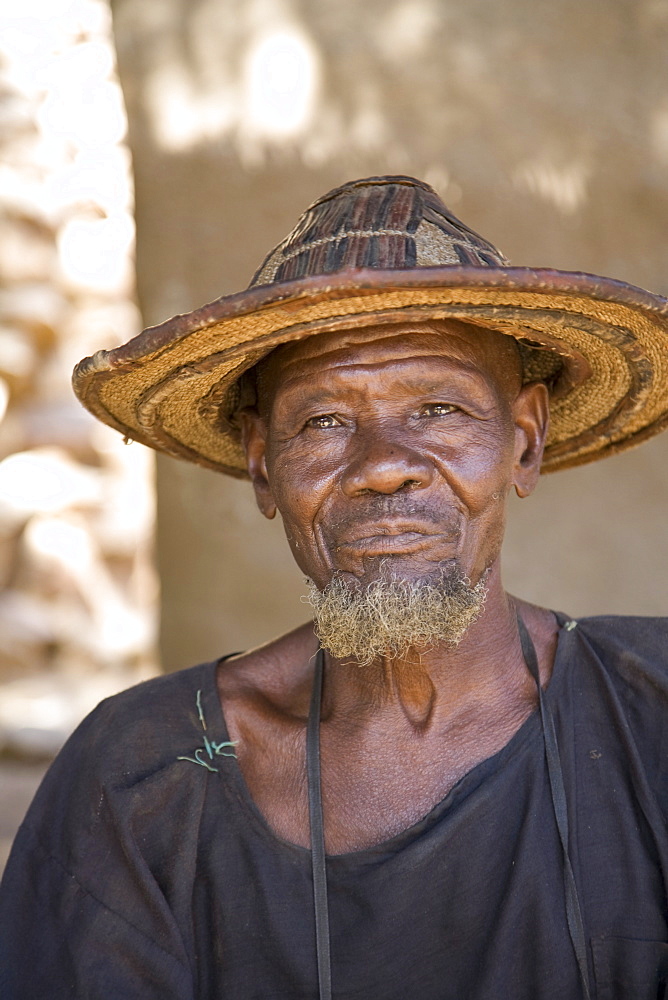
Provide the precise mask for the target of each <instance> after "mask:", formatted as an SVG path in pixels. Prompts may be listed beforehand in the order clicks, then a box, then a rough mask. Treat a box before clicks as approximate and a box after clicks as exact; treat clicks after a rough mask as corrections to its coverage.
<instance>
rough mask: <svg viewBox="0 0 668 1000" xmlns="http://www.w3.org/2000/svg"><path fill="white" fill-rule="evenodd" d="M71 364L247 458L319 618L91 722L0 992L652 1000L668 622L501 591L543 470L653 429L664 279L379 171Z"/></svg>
mask: <svg viewBox="0 0 668 1000" xmlns="http://www.w3.org/2000/svg"><path fill="white" fill-rule="evenodd" d="M75 388H76V390H77V392H78V394H79V396H80V397H81V399H82V401H83V402H84V403H85V405H86V406H88V407H89V408H90V409H91V410H92V411H93V412H94V413H95V414H96V415H97V416H99V417H101V418H102V419H103V420H105V421H106V422H107V423H110V424H111V425H112V426H115V427H117V428H118V429H119V430H121V431H122V432H123V433H124V434H126V435H127V436H129V437H132V438H136V439H137V440H140V441H143V442H144V443H146V444H148V445H151V446H153V447H156V448H159V449H161V450H163V451H166V452H168V453H170V454H174V455H176V456H179V457H182V458H186V459H190V460H193V461H196V462H199V463H201V464H203V465H206V466H208V467H211V468H215V469H219V470H221V471H223V472H227V473H231V474H233V475H245V474H247V475H248V476H249V477H250V479H251V481H252V484H253V488H254V491H255V496H256V499H257V502H258V505H259V507H260V510H261V511H262V513H263V514H264V515H265V516H266V517H270V518H271V517H274V515H275V514H276V512H277V511H278V512H279V513H280V514H281V517H282V519H283V522H284V525H285V530H286V533H287V537H288V541H289V543H290V547H291V549H292V552H293V555H294V557H295V559H296V561H297V563H298V564H299V566H300V568H301V569H302V570H303V572H304V573H305V574H306V575H307V576H308V577H309V579H310V581H312V583H311V587H310V601H311V603H312V606H313V615H314V622H315V627H314V623H313V622H309V623H308V624H307V625H304V626H303V627H302V628H299V629H297V630H296V631H294V632H292V633H290V634H289V635H287V636H284V637H282V638H280V639H277V640H276V641H274V642H271V643H269V644H268V645H266V646H263V647H261V648H259V649H254V650H252V651H250V652H247V653H244V654H241V655H235V656H232V657H228V658H223V659H221V660H220V661H218V662H217V663H211V664H205V665H203V666H199V667H195V668H193V669H191V670H187V671H183V672H181V673H178V674H174V675H171V676H168V677H163V678H159V679H156V680H154V681H151V682H149V683H147V684H144V685H141V686H139V687H137V688H135V689H133V690H130V691H128V692H125V693H124V694H122V695H119V696H117V697H116V698H113V699H111V700H109V701H107V702H104V703H103V704H102V705H101V706H100V707H99V708H98V709H97V710H96V711H95V712H94V713H93V714H92V715H91V716H90V717H89V718H88V719H87V720H86V721H85V722H84V723H83V724H82V726H81V727H80V729H79V730H78V732H77V733H76V734H75V735H74V736H73V737H72V739H71V740H70V742H69V743H68V745H67V746H66V748H65V749H64V750H63V752H62V753H61V755H60V757H59V759H58V760H57V761H56V762H55V764H54V765H53V767H52V769H51V772H50V774H49V776H48V778H47V779H46V781H45V783H44V785H43V787H42V788H41V790H40V792H39V793H38V796H37V798H36V800H35V803H34V804H33V806H32V808H31V810H30V812H29V814H28V817H27V820H26V822H25V824H24V826H23V827H22V829H21V832H20V833H19V836H18V838H17V842H16V845H15V847H14V851H13V855H12V858H11V860H10V863H9V866H8V869H7V875H6V879H5V883H4V890H3V900H2V907H3V912H4V914H5V916H4V926H3V940H4V950H5V953H6V957H5V959H4V966H3V968H4V972H3V975H4V977H5V978H4V980H3V983H4V992H3V993H2V996H3V997H4V998H7V1000H10V998H12V1000H14V998H24V997H25V998H28V997H30V998H36V997H54V998H56V997H57V998H61V997H62V998H65V997H84V996H85V997H90V998H100V1000H102V998H105V1000H108V998H117V997H118V998H121V997H122V998H135V997H136V998H140V997H141V998H143V1000H149V998H155V1000H158V998H160V1000H186V998H188V1000H194V998H203V1000H204V998H206V1000H213V998H225V1000H251V998H260V997H262V998H265V997H266V998H269V997H272V998H274V997H275V998H278V997H290V998H297V997H309V998H316V997H320V998H328V997H331V996H335V997H342V998H343V997H349V998H365V1000H367V998H373V1000H406V998H413V997H416V998H418V997H419V998H420V1000H464V998H472V1000H491V998H494V1000H499V998H502V1000H506V998H508V1000H511V998H512V1000H562V998H563V1000H565V998H569V1000H570V998H580V997H584V998H590V997H591V998H594V997H598V998H600V1000H604V998H607V1000H612V998H617V1000H619V998H624V1000H649V998H656V997H659V996H663V995H664V989H665V984H666V982H667V981H668V923H667V921H668V894H667V891H666V877H667V876H666V873H668V833H667V831H666V808H667V806H668V758H667V757H666V746H667V745H668V742H667V741H668V725H667V722H666V720H667V718H668V715H667V712H666V708H667V706H668V652H667V645H668V628H667V626H666V623H665V622H661V621H658V620H656V621H655V620H650V619H625V618H600V619H589V620H583V621H581V622H576V621H573V620H569V619H568V618H567V617H565V616H563V615H561V614H557V613H554V612H552V611H547V610H545V609H542V608H538V607H534V606H532V605H529V604H526V603H524V602H522V601H519V600H517V599H515V598H512V597H510V596H509V595H508V594H507V593H506V592H505V591H504V589H503V584H502V579H501V567H500V551H501V542H502V538H503V530H504V510H505V502H506V498H507V496H508V494H509V492H510V491H511V490H513V489H514V490H515V491H516V492H517V494H518V495H519V496H520V497H525V496H527V495H528V494H529V493H531V491H532V489H533V487H534V486H535V483H536V480H537V478H538V475H539V472H540V470H541V466H542V468H543V469H549V470H552V469H558V468H563V467H566V466H569V465H574V464H576V463H580V462H585V461H590V460H594V459H596V458H599V457H602V456H604V455H606V454H609V453H612V452H615V451H618V450H620V449H622V448H624V447H627V446H629V445H631V444H634V443H636V442H639V441H641V440H643V439H644V438H646V437H648V436H650V435H651V434H653V433H655V432H656V431H658V430H660V429H661V426H662V422H665V420H666V413H667V412H668V323H667V312H666V304H665V302H664V301H663V300H661V299H659V298H658V297H656V296H653V295H650V294H649V293H645V292H642V291H641V290H639V289H635V288H631V287H629V286H627V285H624V284H622V283H619V282H613V281H609V280H606V279H602V278H592V277H591V276H588V275H580V274H566V273H563V272H554V271H546V270H532V269H529V268H511V267H509V266H508V265H507V263H506V261H505V260H504V258H502V257H501V255H500V254H499V252H498V251H497V250H496V249H495V248H494V247H493V246H491V244H489V243H487V242H486V241H485V240H483V239H482V238H481V237H479V236H478V235H477V234H475V233H473V232H472V231H471V230H469V229H468V228H467V227H466V226H464V225H463V224H462V223H460V222H459V221H458V220H457V219H455V218H454V217H453V216H452V215H451V214H450V213H449V212H448V210H447V209H446V208H445V206H443V204H442V203H441V202H440V200H439V199H438V197H437V196H436V194H435V193H434V192H433V191H432V190H431V189H430V188H428V187H427V186H426V185H424V184H421V183H420V182H418V181H415V180H413V179H411V178H406V177H389V178H382V177H381V178H369V179H367V180H364V181H357V182H353V183H351V184H348V185H345V186H344V187H342V188H339V189H337V190H336V191H333V192H330V194H328V195H326V196H325V197H324V198H322V199H320V200H319V201H318V202H316V203H315V204H314V205H313V206H311V208H310V209H309V210H308V211H307V212H306V214H305V215H304V216H303V217H302V219H301V220H300V221H299V223H298V224H297V227H296V229H295V230H294V231H293V233H292V234H291V235H290V236H289V237H288V238H287V239H286V240H285V241H284V242H283V243H282V244H280V245H279V247H278V248H277V249H276V250H274V251H273V252H272V253H271V254H270V255H269V257H268V258H267V259H266V261H265V262H264V264H263V265H262V267H261V268H260V270H259V271H258V273H257V275H256V277H255V279H254V281H253V284H252V286H251V288H250V289H249V290H248V291H247V292H244V293H241V294H239V295H235V296H230V297H227V298H223V299H221V300H219V301H218V302H215V303H212V304H211V305H209V306H205V307H203V308H202V309H200V310H198V311H196V312H195V313H192V314H190V315H188V316H184V317H176V318H175V319H173V320H171V321H169V322H168V323H166V324H164V325H163V326H162V327H157V328H154V329H151V330H147V331H145V332H144V333H143V334H142V335H141V336H140V337H138V338H136V339H135V340H134V341H132V342H130V344H128V345H125V346H124V347H121V348H118V349H116V350H115V351H111V352H108V353H107V352H101V353H100V354H98V355H96V356H95V357H94V358H92V359H86V361H84V362H82V364H81V365H80V366H78V369H77V372H76V374H75ZM548 409H551V424H550V429H549V430H548ZM246 470H247V472H246ZM533 558H535V559H541V554H540V552H536V553H534V554H533Z"/></svg>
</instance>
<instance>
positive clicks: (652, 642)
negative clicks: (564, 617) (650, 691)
mask: <svg viewBox="0 0 668 1000" xmlns="http://www.w3.org/2000/svg"><path fill="white" fill-rule="evenodd" d="M569 624H570V623H566V625H565V626H564V627H566V628H568V627H569ZM575 624H576V625H577V630H578V632H579V633H580V634H581V635H582V636H583V637H584V638H585V640H586V641H587V642H588V643H589V645H590V646H591V647H592V649H593V650H594V652H595V653H596V655H597V657H598V658H599V659H600V661H601V662H602V663H603V664H604V665H605V666H606V668H607V669H608V670H610V671H612V672H613V673H614V674H616V675H617V676H619V677H620V678H621V679H623V681H624V682H625V683H627V684H631V685H633V686H638V685H641V686H644V685H646V684H649V685H650V686H651V687H653V688H654V689H655V690H657V691H658V690H661V691H663V692H664V693H665V696H666V698H667V699H668V617H649V616H642V615H596V616H593V617H589V618H580V619H577V621H576V622H575Z"/></svg>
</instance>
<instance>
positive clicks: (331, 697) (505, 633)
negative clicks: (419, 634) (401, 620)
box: [323, 567, 535, 732]
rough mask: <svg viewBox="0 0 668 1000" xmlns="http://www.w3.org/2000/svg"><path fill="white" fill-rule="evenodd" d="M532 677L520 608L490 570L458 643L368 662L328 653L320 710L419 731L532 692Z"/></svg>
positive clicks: (532, 694)
mask: <svg viewBox="0 0 668 1000" xmlns="http://www.w3.org/2000/svg"><path fill="white" fill-rule="evenodd" d="M534 695H535V683H534V682H533V680H532V679H531V678H530V676H529V674H528V671H527V669H526V666H525V664H524V658H523V656H522V649H521V645H520V641H519V635H518V630H517V608H516V604H515V602H514V601H513V599H512V598H510V597H509V596H508V595H507V594H506V593H505V591H504V590H503V587H502V585H501V580H500V573H499V571H498V568H497V567H493V568H492V570H491V571H490V575H489V579H488V595H487V600H486V603H485V607H484V609H483V611H482V613H481V615H480V617H479V618H478V619H477V620H476V621H475V622H474V623H473V625H471V627H470V628H469V630H468V632H467V633H466V635H465V636H464V638H463V639H462V640H461V642H460V643H459V645H457V646H455V647H452V646H445V645H434V646H432V647H430V648H426V649H425V648H421V649H420V648H411V649H408V650H407V651H406V653H405V654H404V655H403V656H401V657H396V658H389V657H388V658H385V657H383V658H380V659H377V660H375V661H374V662H373V663H372V664H370V665H368V666H364V667H361V666H359V665H358V664H357V663H356V662H351V661H340V660H334V661H332V660H331V659H330V669H329V670H328V671H327V681H326V690H325V702H324V706H323V715H324V717H325V718H327V717H334V718H335V717H336V716H337V715H343V716H346V717H348V718H350V716H357V717H358V718H359V719H360V720H361V719H362V718H365V719H367V720H368V721H369V722H370V723H371V720H372V719H373V718H376V719H378V720H380V719H383V721H384V723H390V720H392V721H393V722H394V724H395V725H396V724H398V723H400V719H401V717H402V716H403V717H404V718H405V720H406V722H407V723H408V724H409V725H410V726H411V727H412V728H414V729H415V730H416V731H417V732H425V731H427V730H430V729H433V728H436V729H437V730H438V729H441V728H442V727H444V726H445V727H447V726H448V725H449V723H451V722H452V721H453V720H454V719H456V718H458V717H461V716H462V713H466V714H468V713H469V712H474V711H475V708H476V706H477V705H484V706H487V707H488V708H489V706H491V705H497V706H498V707H499V708H500V709H503V708H504V706H506V705H509V704H512V703H516V702H517V700H518V699H520V700H524V699H526V698H529V699H532V700H533V698H534Z"/></svg>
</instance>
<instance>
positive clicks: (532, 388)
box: [513, 382, 549, 498]
mask: <svg viewBox="0 0 668 1000" xmlns="http://www.w3.org/2000/svg"><path fill="white" fill-rule="evenodd" d="M513 411H514V414H513V415H514V419H515V464H514V475H513V486H514V487H515V492H516V493H517V495H518V497H521V498H524V497H528V496H529V495H530V494H531V493H532V492H533V490H534V489H535V487H536V483H537V482H538V477H539V476H540V467H541V462H542V460H543V451H544V448H545V440H546V437H547V429H548V424H549V395H548V391H547V386H546V385H545V384H544V383H543V382H531V383H530V384H528V385H525V386H523V387H522V389H521V390H520V392H519V393H518V396H517V398H516V400H515V403H514V405H513Z"/></svg>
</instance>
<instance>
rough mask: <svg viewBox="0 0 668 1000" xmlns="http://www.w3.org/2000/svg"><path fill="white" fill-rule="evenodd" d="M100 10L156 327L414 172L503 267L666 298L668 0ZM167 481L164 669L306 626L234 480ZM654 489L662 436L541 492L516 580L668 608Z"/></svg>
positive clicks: (383, 0) (514, 509) (271, 543)
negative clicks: (393, 177)
mask: <svg viewBox="0 0 668 1000" xmlns="http://www.w3.org/2000/svg"><path fill="white" fill-rule="evenodd" d="M112 6H113V10H114V20H115V32H116V41H117V48H118V59H119V68H120V73H121V79H122V83H123V86H124V91H125V96H126V102H127V108H128V113H129V119H130V144H131V147H132V150H133V154H134V165H135V179H136V217H137V234H138V235H137V240H138V242H137V268H138V283H139V295H140V304H141V307H142V310H143V314H144V318H145V321H146V322H147V323H155V322H158V321H160V320H162V319H164V318H166V317H167V316H168V315H171V314H173V313H175V312H183V311H186V310H188V309H190V308H192V307H194V306H196V305H200V304H202V303H203V302H205V301H208V300H211V299H213V298H216V297H218V296H219V295H222V294H225V293H229V292H232V291H236V290H238V289H240V288H242V287H244V286H245V285H246V284H247V282H248V280H249V278H250V276H251V274H252V273H253V271H254V269H255V267H256V266H257V264H258V263H259V262H260V260H261V259H262V258H263V256H264V255H265V253H266V252H267V251H268V250H269V249H270V248H271V247H272V246H273V245H274V244H275V243H277V242H278V241H279V240H280V239H281V238H282V237H283V236H284V235H285V234H286V233H287V232H288V231H289V230H290V229H291V228H292V226H293V224H294V222H295V220H296V218H297V216H298V215H299V213H300V212H301V211H302V210H303V208H304V207H305V206H306V204H307V203H308V202H309V201H310V200H311V199H313V198H315V197H316V196H318V195H319V194H321V193H323V192H324V191H326V190H327V189H329V188H330V187H333V186H334V185H336V184H339V183H341V182H343V181H345V180H348V179H350V178H352V177H355V176H360V177H361V176H365V175H369V174H374V173H410V174H414V175H416V176H419V177H423V178H424V179H426V180H427V181H429V182H430V183H432V184H433V185H434V186H435V187H436V188H437V189H438V190H439V192H440V193H441V194H442V196H443V198H444V200H445V201H446V203H447V204H449V205H450V207H451V208H452V209H453V210H454V211H455V213H456V214H458V215H460V216H461V217H462V218H463V219H464V221H466V222H467V223H468V224H470V225H471V226H473V227H474V228H476V229H479V230H480V231H481V232H482V233H483V234H484V235H486V236H488V237H489V238H490V239H492V240H493V241H494V242H495V243H497V244H498V245H499V246H500V247H501V249H502V250H504V252H505V253H506V254H507V255H508V256H509V257H510V259H511V260H512V261H513V262H514V263H517V264H529V263H530V264H535V265H545V266H554V267H561V268H566V269H571V270H584V271H593V272H597V273H603V274H607V275H610V276H613V277H618V278H623V279H626V280H628V281H631V282H634V283H636V284H639V285H642V286H644V287H649V288H651V289H653V290H655V291H659V292H661V293H662V294H664V295H665V294H667V293H668V267H667V266H666V258H667V248H666V232H668V190H667V185H666V169H667V167H668V92H667V90H666V82H667V81H666V72H667V71H666V62H665V51H666V41H667V38H666V36H667V35H668V30H667V29H668V3H666V2H665V0H615V2H610V0H590V2H588V3H587V4H581V3H579V2H577V0H555V2H554V3H552V4H549V5H548V4H536V3H535V2H533V0H504V2H503V3H497V4H492V3H489V2H484V0H469V2H468V3H466V4H461V3H457V4H455V3H454V2H437V0H401V2H389V3H388V2H387V0H366V2H365V3H364V4H361V3H356V2H355V0H319V3H318V4H317V5H316V4H313V3H309V2H307V0H303V2H301V3H300V2H297V0H294V2H288V0H285V2H282V0H271V2H262V0H142V2H141V3H137V2H136V0H115V3H113V4H112ZM272 45H273V46H274V47H273V49H272ZM263 46H264V48H263ZM281 46H282V48H281ZM286 52H287V53H288V56H290V53H292V55H291V56H290V58H287V57H286V55H285V53H286ZM263 53H264V55H265V56H266V55H267V53H268V54H269V58H270V61H271V59H274V63H273V64H271V65H270V66H269V70H268V72H269V76H268V77H267V76H266V72H265V77H263V76H262V71H261V70H260V69H258V67H259V66H260V64H261V56H262V54H263ZM272 53H273V55H272ZM281 53H283V54H282V55H281ZM293 57H294V58H293ZM286 58H287V62H286ZM290 59H292V60H293V61H292V62H290ZM281 60H283V61H281ZM272 66H273V68H272ZM291 67H292V68H291ZM295 67H296V70H298V71H299V73H301V76H294V74H293V76H292V77H291V75H290V74H291V73H293V71H295V72H296V70H295ZM300 67H301V69H300ZM265 70H266V67H265ZM272 73H273V76H272ZM272 80H273V83H272ZM309 81H310V86H311V89H310V91H309V90H308V86H307V85H309ZM274 85H275V86H276V87H278V103H277V104H276V107H274V108H273V109H272V108H269V109H268V108H267V106H266V105H267V101H268V100H270V99H272V98H271V93H270V90H271V87H272V86H274ZM263 87H264V88H265V89H264V90H263ZM267 87H269V90H267ZM291 87H292V90H290V88H291ZM281 88H282V90H281ZM304 94H306V97H304ZM309 95H310V96H309ZM274 96H276V95H274ZM263 101H264V102H265V103H264V105H263V103H262V102H263ZM291 101H292V104H291V103H290V102H291ZM300 102H301V103H300ZM272 115H273V117H272ZM158 484H159V532H158V554H159V562H160V568H161V573H162V581H163V598H162V600H163V625H162V646H163V657H164V663H165V666H166V668H167V669H172V668H175V667H178V666H185V665H187V664H189V663H191V662H194V661H195V660H198V659H203V658H208V657H213V656H216V655H219V654H220V653H222V652H225V651H231V650H235V649H240V648H244V647H246V646H248V645H249V644H254V643H256V642H259V641H262V640H265V639H268V638H269V637H271V636H272V635H274V634H275V633H277V632H278V631H280V630H282V629H285V628H287V627H289V626H291V625H293V624H296V623H297V622H298V621H300V620H303V618H304V617H305V609H304V608H303V606H301V605H300V603H299V594H300V592H301V586H302V583H301V579H300V575H299V573H298V571H297V570H296V569H295V568H293V566H292V564H291V561H290V556H289V553H288V552H287V547H286V545H285V543H284V541H283V540H282V538H281V535H280V526H279V525H277V524H267V523H265V522H263V521H262V520H261V518H260V515H259V513H258V512H257V511H256V510H255V508H254V504H253V501H252V497H251V494H250V488H249V487H248V486H247V485H245V484H243V483H238V482H232V481H230V482H227V481H225V480H224V479H222V478H220V477H217V476H216V475H215V474H213V473H209V472H206V471H202V470H199V469H196V468H189V467H188V466H186V465H185V464H180V463H178V462H175V461H172V460H168V459H167V460H164V461H162V460H161V461H159V465H158ZM667 493H668V437H664V438H663V439H657V440H655V441H653V442H651V443H650V444H648V445H645V446H644V447H642V448H641V449H639V450H638V451H635V452H631V453H628V454H627V455H624V456H620V457H617V458H615V459H609V460H607V461H606V462H603V463H600V464H599V465H594V466H591V467H585V468H582V469H577V470H574V471H572V472H567V473H562V474H559V475H557V476H556V477H552V478H550V477H548V478H546V479H545V480H544V481H543V482H542V483H541V486H540V488H539V490H538V492H537V494H536V495H535V496H534V497H533V498H531V499H529V500H527V501H524V502H522V503H521V504H520V503H513V504H511V510H510V522H509V531H508V540H507V551H506V577H507V583H508V586H509V588H510V589H511V590H513V591H515V592H517V593H519V594H521V595H522V596H524V597H527V598H529V599H532V600H536V601H538V602H541V603H545V604H547V605H550V606H553V607H558V608H562V609H563V610H565V611H568V612H569V613H571V614H573V615H583V614H591V613H600V612H604V611H610V612H623V611H629V612H638V613H646V614H647V613H649V614H659V613H663V614H665V613H666V606H667V603H668V602H667V600H666V592H667V588H666V565H667V564H668V531H667V530H666V515H667V512H668V504H667V500H666V497H667Z"/></svg>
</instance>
